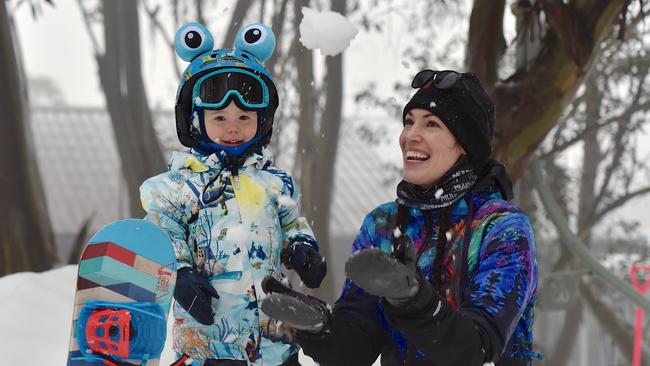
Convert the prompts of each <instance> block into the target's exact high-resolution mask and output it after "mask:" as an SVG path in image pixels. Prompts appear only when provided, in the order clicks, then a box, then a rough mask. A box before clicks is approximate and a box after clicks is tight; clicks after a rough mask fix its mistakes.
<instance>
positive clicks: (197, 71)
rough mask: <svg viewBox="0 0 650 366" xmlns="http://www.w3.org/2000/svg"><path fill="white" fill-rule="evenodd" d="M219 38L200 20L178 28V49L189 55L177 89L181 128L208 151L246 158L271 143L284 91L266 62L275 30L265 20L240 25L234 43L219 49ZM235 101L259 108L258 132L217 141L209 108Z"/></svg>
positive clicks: (188, 140) (187, 141) (189, 141)
mask: <svg viewBox="0 0 650 366" xmlns="http://www.w3.org/2000/svg"><path fill="white" fill-rule="evenodd" d="M213 47H214V38H213V37H212V35H211V34H210V32H209V31H208V29H207V28H206V27H205V26H204V25H202V24H199V23H188V24H186V25H184V26H182V27H181V28H180V29H179V30H178V31H177V32H176V38H175V48H176V54H177V55H178V56H179V57H180V58H181V59H183V60H184V61H188V62H189V63H190V64H189V65H188V66H187V68H186V69H185V71H183V75H182V77H181V81H180V84H179V86H178V91H177V94H176V133H177V134H178V139H179V140H180V142H181V143H182V144H183V145H184V146H186V147H189V148H193V149H195V150H197V151H199V152H200V153H202V154H205V155H209V154H212V153H215V152H221V151H223V152H225V153H226V154H227V155H228V156H230V157H236V158H239V159H236V160H240V161H241V160H242V159H243V158H245V157H246V156H247V155H249V154H251V153H252V152H254V151H256V150H257V148H258V147H260V146H264V145H266V144H268V143H269V141H270V139H271V133H272V130H273V116H274V114H275V110H276V108H277V107H278V104H279V100H278V92H277V89H276V87H275V83H273V80H272V78H271V74H270V73H269V72H268V71H267V70H266V69H265V68H264V66H263V65H262V62H264V61H266V60H267V59H268V58H269V57H271V55H272V54H273V50H274V49H275V35H274V34H273V31H271V29H270V28H269V27H268V26H266V25H264V24H261V23H256V24H250V25H247V26H245V27H243V28H242V29H240V30H239V32H238V33H237V36H236V37H235V42H234V47H233V48H232V49H213ZM230 102H234V103H235V104H237V106H238V107H239V108H241V109H243V110H253V111H257V116H258V118H257V120H258V124H257V132H256V135H255V137H253V139H251V140H250V141H248V142H246V143H244V144H241V145H238V146H223V145H220V144H218V143H216V142H214V141H212V140H211V139H210V138H209V137H208V135H207V134H206V131H205V124H204V120H203V110H204V109H221V108H225V107H226V106H228V105H229V104H230Z"/></svg>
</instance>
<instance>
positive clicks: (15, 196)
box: [0, 1, 57, 277]
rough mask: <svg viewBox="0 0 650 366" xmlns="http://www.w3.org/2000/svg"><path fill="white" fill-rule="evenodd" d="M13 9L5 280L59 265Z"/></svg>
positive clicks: (7, 43)
mask: <svg viewBox="0 0 650 366" xmlns="http://www.w3.org/2000/svg"><path fill="white" fill-rule="evenodd" d="M8 6H10V3H9V2H6V1H3V2H2V4H0V65H1V66H0V67H1V68H2V72H0V85H2V88H0V111H2V123H0V202H2V210H0V277H1V276H3V275H6V274H9V273H14V272H19V271H44V270H47V269H50V268H52V265H53V264H54V263H55V262H56V261H57V257H56V248H55V244H54V236H53V234H52V228H51V226H50V218H49V216H48V211H47V204H46V201H45V193H44V191H43V185H42V182H41V177H40V174H39V171H38V165H37V161H36V156H35V147H34V142H33V140H32V136H31V132H30V126H29V110H28V103H27V91H26V81H25V75H24V72H23V69H22V61H21V60H20V57H19V54H20V52H19V50H18V49H17V44H18V43H17V41H16V39H17V37H14V35H13V34H14V27H13V22H12V18H11V16H10V13H9V11H8V9H7V7H8Z"/></svg>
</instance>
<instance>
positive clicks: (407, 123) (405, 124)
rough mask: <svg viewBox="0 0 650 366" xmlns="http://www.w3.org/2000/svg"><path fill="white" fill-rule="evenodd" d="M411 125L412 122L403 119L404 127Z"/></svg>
mask: <svg viewBox="0 0 650 366" xmlns="http://www.w3.org/2000/svg"><path fill="white" fill-rule="evenodd" d="M411 125H413V120H412V119H405V120H404V126H411Z"/></svg>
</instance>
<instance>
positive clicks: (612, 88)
mask: <svg viewBox="0 0 650 366" xmlns="http://www.w3.org/2000/svg"><path fill="white" fill-rule="evenodd" d="M303 7H309V8H311V9H313V10H316V11H330V10H331V11H335V12H338V13H340V14H342V15H343V16H345V17H346V18H347V19H348V20H349V21H350V23H351V24H352V25H354V27H355V28H356V29H357V31H358V33H357V34H356V36H355V37H354V38H353V39H352V41H351V42H350V45H349V46H348V47H347V48H346V50H345V51H344V52H343V53H339V54H337V55H334V56H323V54H322V53H321V52H320V51H318V50H312V49H307V48H305V47H304V46H303V44H302V43H301V42H300V36H301V35H300V32H299V24H300V22H301V20H302V16H303V14H302V11H303ZM649 10H650V4H647V2H646V1H643V0H639V1H632V0H566V1H559V0H517V1H512V0H508V1H506V0H491V1H480V0H475V1H469V0H458V1H450V0H447V1H444V0H435V1H431V0H429V1H423V0H410V1H406V0H402V1H380V0H331V1H309V0H242V1H229V0H222V1H212V0H170V1H162V0H160V1H155V0H142V1H136V0H104V1H90V0H77V1H71V0H11V1H8V0H5V1H4V6H0V111H1V112H2V113H1V114H0V121H1V122H0V207H1V208H2V209H1V210H0V276H5V275H8V274H12V273H17V272H25V271H34V272H42V271H47V270H50V269H53V268H58V267H61V266H65V265H70V264H75V263H77V261H78V257H79V251H80V248H81V247H82V245H83V243H84V242H85V240H87V239H88V238H89V237H90V236H91V235H92V234H93V233H94V232H95V231H97V230H98V229H99V228H101V227H102V226H103V225H106V224H107V223H109V222H111V221H114V220H117V219H121V218H126V217H142V216H144V211H143V210H142V208H141V207H140V200H139V192H138V188H139V185H140V184H141V183H142V181H144V180H145V179H146V178H148V177H150V176H153V175H156V174H159V173H161V172H163V171H164V170H165V169H166V168H165V163H166V160H167V158H168V157H169V155H170V153H171V151H173V150H174V149H180V148H181V147H182V146H180V144H179V143H178V142H177V139H176V133H175V125H174V116H173V107H174V102H175V93H176V88H177V86H178V78H179V75H180V73H181V72H182V70H183V69H184V67H185V66H186V63H184V62H183V61H182V60H180V59H178V58H177V57H176V55H175V53H174V51H173V44H172V42H173V36H174V32H175V31H176V29H177V28H178V27H179V26H180V25H182V24H184V23H186V22H189V21H198V22H201V23H204V24H206V25H207V26H208V28H209V29H210V30H211V32H212V34H213V35H214V37H215V41H216V46H217V47H230V46H231V44H232V42H233V39H234V36H235V34H236V32H237V30H239V28H241V27H242V26H243V25H245V24H249V23H252V22H258V21H261V22H264V23H267V24H269V25H271V26H272V28H273V31H274V32H275V34H276V37H277V40H278V44H277V47H276V51H275V53H274V55H273V56H272V57H271V59H270V60H269V61H267V63H266V67H267V68H268V69H269V70H270V71H271V72H272V73H273V75H274V79H275V82H276V84H277V85H278V89H279V94H280V108H279V111H278V112H277V113H276V118H275V126H274V132H273V141H272V144H273V146H274V152H275V158H276V165H277V166H278V167H280V168H283V169H288V170H290V171H291V172H292V174H293V175H294V176H295V177H297V178H298V180H299V182H300V185H301V189H302V211H303V214H304V215H305V216H306V217H307V218H308V219H309V220H310V222H312V223H313V227H314V229H315V232H316V235H317V238H318V241H319V244H320V245H321V250H322V251H323V252H324V253H325V254H326V256H327V259H328V263H329V271H328V278H327V280H326V281H325V283H324V285H323V287H322V288H321V289H319V290H317V291H315V292H314V293H315V294H316V295H318V296H320V297H322V298H324V299H327V300H328V301H329V302H332V301H334V300H335V299H336V297H337V295H338V293H339V291H340V289H341V286H342V283H343V281H344V275H343V264H344V262H345V259H346V258H347V256H348V255H349V253H350V250H351V249H350V248H351V243H352V241H353V240H354V237H355V235H356V232H357V230H358V228H359V226H360V224H361V222H362V220H363V217H364V216H365V214H366V213H368V212H369V211H370V210H371V209H373V208H374V207H375V206H377V205H379V204H380V203H383V202H386V201H389V200H392V199H394V198H395V186H396V183H397V182H398V181H399V179H400V174H401V155H400V152H399V147H398V143H397V136H398V134H399V131H400V129H401V110H402V107H403V105H404V104H405V103H406V101H407V100H408V98H409V97H410V95H411V94H412V89H411V88H410V81H411V78H412V77H413V75H415V73H416V72H417V71H419V70H421V69H425V68H431V69H458V70H464V71H471V72H474V73H476V74H477V75H479V77H480V78H481V80H482V81H483V82H484V85H485V87H486V88H487V89H488V90H489V93H490V94H491V96H492V97H493V99H494V100H495V102H496V104H497V130H496V139H495V146H494V156H495V158H497V159H498V160H501V161H503V162H504V163H505V164H506V165H507V166H508V169H509V172H510V174H511V177H512V178H513V180H514V182H515V190H516V198H515V201H516V203H517V204H518V205H520V206H521V207H523V208H524V209H525V211H526V212H527V213H528V214H529V215H530V217H531V219H532V220H533V222H534V227H535V233H536V238H537V249H538V265H539V269H540V276H541V278H540V285H539V290H538V295H539V302H538V309H537V313H536V320H535V328H536V329H535V350H536V351H538V352H541V353H543V354H544V357H545V358H544V360H543V361H536V362H535V363H534V364H538V365H557V366H560V365H629V364H631V363H632V357H633V341H634V332H635V327H636V325H637V323H638V322H639V321H638V318H637V315H636V314H637V313H636V309H637V307H643V308H645V309H646V310H650V300H649V298H648V296H647V294H645V295H643V294H641V293H640V292H639V291H637V289H635V286H633V285H632V283H631V277H630V270H631V267H632V265H633V264H635V263H639V264H645V265H646V267H645V268H650V267H648V266H647V265H649V264H650V259H649V258H648V256H649V254H650V246H649V244H648V235H649V234H650V215H648V207H649V206H650V196H648V193H649V192H650V179H649V178H650V174H649V173H650V162H649V161H648V157H649V154H650V138H649V136H648V134H647V127H648V117H649V114H648V112H649V109H650V93H649V91H650V90H649V89H650V85H649V82H650V80H649V77H648V74H649V72H650V54H649V51H650V24H648V23H649V22H650V19H648V18H647V13H648V11H649ZM639 268H641V267H639ZM636 275H637V276H638V277H640V278H641V279H645V280H646V281H647V280H648V278H649V277H650V271H649V270H647V269H646V270H644V269H643V268H641V269H640V270H639V272H638V273H637V274H636ZM647 318H648V317H646V318H645V319H647ZM640 324H642V325H645V328H644V330H643V332H642V334H641V338H642V339H643V338H644V339H646V342H643V343H642V347H641V348H642V349H641V351H642V354H643V356H642V360H643V364H644V365H650V346H649V344H650V342H648V341H647V339H650V334H649V333H650V324H649V322H648V321H647V320H642V321H641V322H640ZM637 339H638V336H637Z"/></svg>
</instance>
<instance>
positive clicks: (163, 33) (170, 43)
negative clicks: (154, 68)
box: [142, 2, 181, 78]
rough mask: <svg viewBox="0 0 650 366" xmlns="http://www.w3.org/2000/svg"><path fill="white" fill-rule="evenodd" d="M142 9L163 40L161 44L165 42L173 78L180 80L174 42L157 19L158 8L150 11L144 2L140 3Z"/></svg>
mask: <svg viewBox="0 0 650 366" xmlns="http://www.w3.org/2000/svg"><path fill="white" fill-rule="evenodd" d="M142 7H143V8H144V11H145V12H146V13H147V15H148V16H149V20H150V21H151V24H153V26H154V29H156V30H157V31H158V33H159V34H160V36H161V37H162V38H163V42H165V45H166V46H167V48H168V49H169V51H170V53H171V56H172V65H174V72H175V74H174V77H176V78H180V76H181V70H180V69H179V67H178V63H177V62H176V49H175V48H174V40H173V39H171V38H169V34H171V33H169V32H167V31H166V30H165V27H164V26H163V25H162V23H161V22H160V20H159V19H158V8H156V9H150V8H149V7H148V6H147V3H146V2H142Z"/></svg>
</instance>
